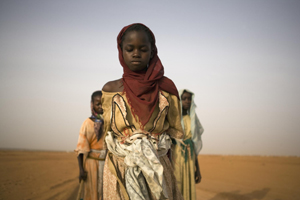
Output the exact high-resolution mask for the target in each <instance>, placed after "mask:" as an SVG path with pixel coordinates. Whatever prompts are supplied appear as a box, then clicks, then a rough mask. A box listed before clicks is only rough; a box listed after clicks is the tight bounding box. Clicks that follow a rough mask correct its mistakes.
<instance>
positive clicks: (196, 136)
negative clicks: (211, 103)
mask: <svg viewBox="0 0 300 200" xmlns="http://www.w3.org/2000/svg"><path fill="white" fill-rule="evenodd" d="M179 95H180V98H181V105H182V119H181V123H182V126H183V127H184V133H185V134H184V137H183V143H181V142H180V141H176V140H173V144H175V145H173V146H172V150H173V151H172V152H173V154H172V158H173V166H174V174H175V176H176V179H177V184H178V188H179V189H180V191H181V192H182V195H183V197H184V199H186V200H196V188H195V183H200V181H201V174H200V169H199V165H198V160H197V155H198V154H199V152H200V150H201V148H202V141H201V135H202V133H203V131H204V130H203V127H202V125H201V123H200V121H199V119H198V117H197V114H196V112H195V109H196V105H195V103H194V97H195V95H194V93H192V92H191V91H189V90H187V89H184V90H180V92H179Z"/></svg>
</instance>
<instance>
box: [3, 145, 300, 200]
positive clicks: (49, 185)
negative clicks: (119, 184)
mask: <svg viewBox="0 0 300 200" xmlns="http://www.w3.org/2000/svg"><path fill="white" fill-rule="evenodd" d="M0 156H1V162H0V200H10V199H12V200H15V199H17V200H29V199H30V200H52V199H53V200H54V199H58V200H59V199H61V200H73V199H75V198H76V195H77V192H78V187H79V183H78V178H77V176H78V166H77V159H76V155H75V154H74V153H73V152H71V153H67V152H43V151H11V150H10V151H8V150H2V151H0ZM198 159H199V162H200V168H201V173H202V181H201V183H199V184H197V199H198V200H294V199H295V200H297V199H300V158H299V157H267V156H216V155H200V156H199V157H198Z"/></svg>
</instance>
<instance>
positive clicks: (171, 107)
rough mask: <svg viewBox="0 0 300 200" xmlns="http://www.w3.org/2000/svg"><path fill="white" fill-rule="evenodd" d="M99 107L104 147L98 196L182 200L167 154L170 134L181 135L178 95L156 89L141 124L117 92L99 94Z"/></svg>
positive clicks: (123, 97) (173, 136)
mask: <svg viewBox="0 0 300 200" xmlns="http://www.w3.org/2000/svg"><path fill="white" fill-rule="evenodd" d="M102 107H103V110H104V115H103V118H104V130H105V133H106V138H105V141H106V145H107V147H108V154H107V157H106V162H105V166H104V175H103V199H111V200H114V199H116V200H119V199H122V200H123V199H126V200H127V199H170V200H177V199H183V198H182V195H181V193H180V191H179V190H178V188H177V184H176V179H175V176H174V174H173V168H172V165H171V163H170V160H169V158H168V156H167V152H168V150H169V149H170V146H171V138H177V139H181V138H182V136H183V132H182V126H181V122H180V116H181V113H180V102H179V100H178V98H177V97H176V96H174V95H171V94H169V93H167V92H164V91H160V93H159V103H158V104H157V105H156V107H155V110H154V112H153V114H152V116H151V117H150V120H149V121H148V123H147V124H145V126H144V127H142V126H141V124H140V123H139V120H138V117H137V116H135V115H134V114H133V113H132V111H131V107H130V105H129V103H128V102H127V98H126V95H125V94H123V93H122V92H103V95H102ZM145 114H147V113H145ZM170 137H171V138H170Z"/></svg>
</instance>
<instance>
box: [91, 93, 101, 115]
mask: <svg viewBox="0 0 300 200" xmlns="http://www.w3.org/2000/svg"><path fill="white" fill-rule="evenodd" d="M93 109H94V110H95V112H96V113H97V114H103V109H102V104H101V96H95V97H94V98H93Z"/></svg>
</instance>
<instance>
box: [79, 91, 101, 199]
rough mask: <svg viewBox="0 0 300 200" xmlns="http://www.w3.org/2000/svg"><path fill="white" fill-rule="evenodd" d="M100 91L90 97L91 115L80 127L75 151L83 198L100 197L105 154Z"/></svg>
mask: <svg viewBox="0 0 300 200" xmlns="http://www.w3.org/2000/svg"><path fill="white" fill-rule="evenodd" d="M101 97H102V92H101V91H96V92H94V93H93V94H92V97H91V110H92V116H91V117H89V118H87V119H86V120H85V121H84V122H83V124H82V126H81V129H80V133H79V138H78V143H77V148H76V150H75V151H76V152H77V153H78V164H79V171H80V172H79V181H80V182H81V180H83V181H84V192H83V195H82V196H83V197H84V198H83V199H84V200H99V199H102V184H103V167H104V160H105V156H106V150H104V149H105V147H104V134H103V127H102V124H103V119H102V114H103V109H102V105H101Z"/></svg>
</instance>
